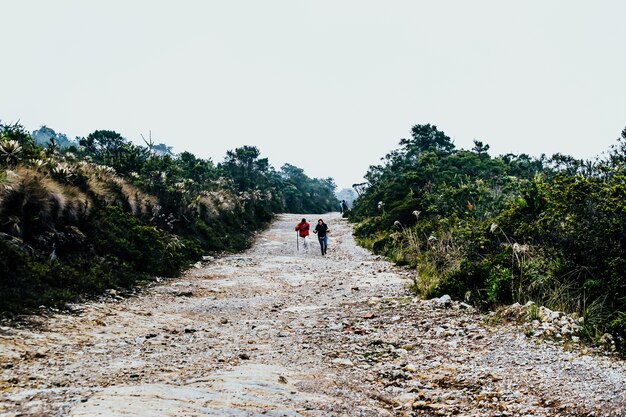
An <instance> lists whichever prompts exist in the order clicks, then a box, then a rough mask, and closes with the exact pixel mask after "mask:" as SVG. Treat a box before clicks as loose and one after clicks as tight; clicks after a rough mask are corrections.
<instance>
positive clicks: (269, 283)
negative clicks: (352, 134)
mask: <svg viewBox="0 0 626 417" xmlns="http://www.w3.org/2000/svg"><path fill="white" fill-rule="evenodd" d="M301 217H302V215H299V214H293V215H281V216H279V217H278V218H277V220H276V221H275V222H274V223H273V225H272V227H271V228H270V229H269V230H267V231H266V232H264V233H262V234H260V235H259V236H258V237H257V240H256V243H255V244H254V246H253V247H252V248H251V249H250V250H248V251H247V252H245V253H243V254H241V255H232V256H226V257H223V258H219V259H213V260H211V261H208V262H205V263H202V264H197V265H196V267H195V268H191V269H190V270H189V271H187V273H185V274H184V275H183V276H182V277H180V278H178V279H172V280H167V281H162V282H160V283H157V284H154V285H151V286H149V287H147V288H145V289H144V290H142V291H140V292H139V293H137V294H135V295H133V296H130V297H121V296H120V295H119V294H116V293H115V292H113V291H112V292H110V294H109V296H108V297H106V298H104V299H102V300H101V301H98V302H90V303H86V304H80V305H75V306H74V312H73V313H72V314H57V315H53V316H49V317H36V318H32V319H30V320H28V321H27V322H22V323H21V324H15V323H12V324H11V325H3V326H2V327H0V364H1V366H0V415H2V416H18V415H32V416H54V415H58V416H73V417H78V416H99V415H100V416H204V415H207V416H212V415H213V416H255V415H263V416H387V415H388V416H413V415H415V416H419V415H429V416H430V415H457V416H591V415H594V416H601V415H606V416H620V415H621V416H623V415H626V367H625V366H624V364H623V363H622V362H619V361H617V360H614V359H612V358H610V357H607V356H602V355H597V354H593V353H592V352H591V351H587V350H586V348H585V347H583V346H580V345H578V344H577V343H576V342H575V341H569V342H568V343H565V344H563V343H557V342H551V341H547V340H544V339H540V338H535V337H533V336H532V335H531V333H530V332H527V331H524V327H523V326H521V325H516V324H506V323H504V322H503V321H502V320H500V321H499V320H496V316H494V315H483V314H480V313H478V312H476V311H475V310H474V309H472V308H471V307H470V306H468V305H465V304H463V303H459V302H456V301H452V300H450V299H449V298H448V297H441V298H437V299H434V300H430V301H423V300H419V299H416V298H414V297H413V296H412V295H411V294H410V293H409V292H408V291H407V286H408V285H409V284H410V283H411V278H412V273H413V271H410V270H407V269H401V268H397V267H394V266H392V265H391V264H389V263H387V262H385V261H383V260H382V259H381V258H379V257H376V256H374V255H371V254H370V253H368V252H366V251H365V250H363V249H361V248H359V247H357V246H356V245H355V243H354V241H353V238H352V233H351V227H350V225H349V224H348V223H347V222H346V221H345V220H344V219H341V218H340V217H339V215H337V214H333V215H326V216H325V219H326V220H327V223H328V224H329V226H330V230H331V232H330V234H329V236H330V242H329V250H328V255H327V256H326V257H322V256H321V255H320V254H319V248H318V246H317V244H316V242H315V236H313V241H312V245H311V251H310V253H308V254H303V253H297V252H296V235H295V232H294V229H293V228H294V225H295V224H296V223H297V221H298V220H299V219H300V218H301ZM306 217H307V219H309V220H312V221H316V220H317V217H318V216H316V215H306ZM521 308H522V307H519V308H518V310H519V309H521ZM513 310H515V309H513ZM513 310H512V311H513ZM513 315H514V314H513ZM548 315H552V316H553V317H552V318H553V320H552V321H553V322H554V321H555V320H562V319H563V317H560V316H559V314H558V313H553V312H550V314H548ZM563 325H564V326H565V325H567V322H565V323H564V324H563Z"/></svg>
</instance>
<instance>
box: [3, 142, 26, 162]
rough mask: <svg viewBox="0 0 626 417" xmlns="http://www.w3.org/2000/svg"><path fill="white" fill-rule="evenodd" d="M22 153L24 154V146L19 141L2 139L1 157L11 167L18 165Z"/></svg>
mask: <svg viewBox="0 0 626 417" xmlns="http://www.w3.org/2000/svg"><path fill="white" fill-rule="evenodd" d="M20 153H22V146H21V145H20V144H19V142H18V141H16V140H2V139H0V155H2V157H3V158H4V160H5V161H6V164H7V165H8V166H9V167H14V166H15V165H16V164H17V162H18V160H19V154H20Z"/></svg>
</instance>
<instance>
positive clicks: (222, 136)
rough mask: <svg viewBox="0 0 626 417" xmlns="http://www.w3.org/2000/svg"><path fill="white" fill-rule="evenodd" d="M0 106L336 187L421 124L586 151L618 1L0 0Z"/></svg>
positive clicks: (623, 53)
mask: <svg viewBox="0 0 626 417" xmlns="http://www.w3.org/2000/svg"><path fill="white" fill-rule="evenodd" d="M0 13H1V15H2V23H1V24H0V39H2V49H1V54H2V55H1V56H2V58H1V59H0V83H1V89H0V120H1V121H2V122H3V123H13V122H16V121H17V120H20V122H21V123H22V124H23V125H24V126H25V127H26V129H28V130H29V131H32V130H34V129H37V128H38V127H39V126H41V125H44V124H45V125H47V126H49V127H51V128H53V129H54V130H56V131H57V132H62V133H66V134H67V135H68V136H69V137H70V138H73V137H75V136H86V135H87V134H89V133H90V132H92V131H94V130H97V129H108V130H115V131H117V132H120V133H121V134H122V135H123V136H124V137H126V138H128V139H129V140H131V141H133V142H135V143H141V136H140V135H141V134H143V135H144V136H146V137H147V135H148V132H149V131H152V137H153V139H154V140H155V141H156V142H164V143H166V144H168V145H171V146H173V147H174V151H175V152H182V151H190V152H192V153H194V154H196V155H197V156H199V157H203V158H211V159H213V161H215V162H219V161H221V160H222V158H223V156H224V154H225V152H226V151H227V150H229V149H233V148H235V147H239V146H242V145H255V146H257V147H259V149H260V150H261V153H262V155H263V156H265V157H268V158H269V160H270V163H271V164H272V165H273V166H275V167H276V168H279V167H280V166H282V164H284V163H286V162H289V163H291V164H293V165H297V166H299V167H301V168H303V169H304V170H305V171H306V173H307V174H308V175H309V176H313V177H328V176H330V177H333V178H335V180H336V182H337V184H338V185H339V187H340V188H343V187H349V186H351V185H352V184H353V183H356V182H361V181H362V175H363V174H364V173H365V171H366V170H367V168H368V166H369V165H372V164H377V163H379V162H380V158H381V157H382V156H384V155H385V154H386V153H387V152H389V151H390V150H392V149H395V148H397V147H398V142H399V140H400V139H402V138H403V137H408V136H409V132H410V129H411V126H413V125H414V124H422V123H431V124H436V125H437V126H438V127H439V128H440V129H441V130H443V131H444V132H446V133H447V134H448V135H449V136H450V137H452V138H453V139H454V141H455V144H456V146H457V147H458V148H465V149H469V148H471V147H472V140H473V139H479V140H482V141H483V142H485V143H487V144H489V145H490V146H491V151H490V153H491V154H492V155H499V154H504V153H509V152H512V153H528V154H531V155H534V156H539V155H541V154H542V153H545V154H548V155H551V154H553V153H555V152H561V153H565V154H570V155H573V156H575V157H579V158H592V157H594V156H596V155H598V154H600V153H602V152H604V151H606V150H607V149H608V148H609V147H610V146H611V145H612V144H614V143H615V141H616V139H617V138H618V137H619V134H620V132H621V130H622V129H623V128H624V127H625V126H626V24H625V23H624V17H625V16H626V2H624V1H622V0H614V1H603V0H598V1H594V2H591V1H586V0H562V1H561V0H559V1H553V0H540V1H539V0H537V1H529V0H524V1H504V0H493V1H481V0H472V1H467V0H459V1H418V0H407V1H393V0H386V1H382V0H381V1H365V0H355V1H346V0H334V1H320V0H315V1H298V0H282V1H278V0H263V1H259V0H249V1H243V0H242V1H236V0H228V1H227V0H223V1H202V0H197V1H182V0H181V1H176V2H174V1H155V0H152V1H147V0H146V1H143V0H142V1H139V0H132V1H130V0H126V1H118V0H113V1H112V0H107V1H98V2H96V1H80V0H77V1H68V0H56V1H48V0H45V1H44V0H42V1H28V0H25V1H8V0H0Z"/></svg>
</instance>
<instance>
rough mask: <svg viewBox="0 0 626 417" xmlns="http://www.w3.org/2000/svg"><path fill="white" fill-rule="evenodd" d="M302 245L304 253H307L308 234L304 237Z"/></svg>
mask: <svg viewBox="0 0 626 417" xmlns="http://www.w3.org/2000/svg"><path fill="white" fill-rule="evenodd" d="M302 246H304V253H309V237H308V236H305V237H304V244H303V245H302Z"/></svg>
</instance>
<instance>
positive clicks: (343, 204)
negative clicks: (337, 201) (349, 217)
mask: <svg viewBox="0 0 626 417" xmlns="http://www.w3.org/2000/svg"><path fill="white" fill-rule="evenodd" d="M347 212H348V203H346V200H341V214H344V213H347Z"/></svg>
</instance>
